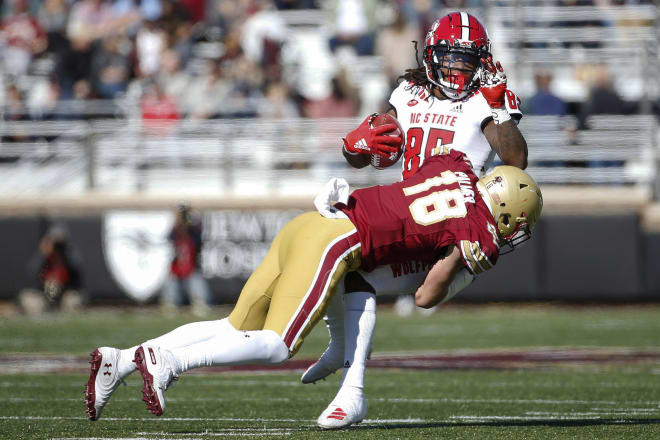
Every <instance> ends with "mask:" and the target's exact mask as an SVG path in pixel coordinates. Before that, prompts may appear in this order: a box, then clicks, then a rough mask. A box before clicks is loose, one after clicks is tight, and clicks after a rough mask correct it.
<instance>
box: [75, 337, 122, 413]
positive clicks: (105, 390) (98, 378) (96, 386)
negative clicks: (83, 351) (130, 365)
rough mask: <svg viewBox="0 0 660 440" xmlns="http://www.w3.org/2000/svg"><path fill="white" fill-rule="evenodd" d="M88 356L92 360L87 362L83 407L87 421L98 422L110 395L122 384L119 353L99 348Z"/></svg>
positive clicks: (115, 350) (118, 351) (107, 348)
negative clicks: (87, 371) (119, 370)
mask: <svg viewBox="0 0 660 440" xmlns="http://www.w3.org/2000/svg"><path fill="white" fill-rule="evenodd" d="M90 355H91V356H92V359H91V360H90V361H89V363H90V364H91V369H90V373H89V379H88V380H87V385H85V406H86V411H87V416H88V417H89V420H98V419H99V418H100V417H101V412H102V411H103V408H104V407H105V404H106V403H108V400H110V396H112V393H114V392H115V390H116V389H117V387H118V386H119V384H120V383H123V382H124V380H123V379H122V378H120V377H119V373H118V367H119V356H120V355H121V351H120V350H118V349H116V348H111V347H100V348H97V349H96V350H94V351H93V352H92V353H90ZM124 384H125V383H124Z"/></svg>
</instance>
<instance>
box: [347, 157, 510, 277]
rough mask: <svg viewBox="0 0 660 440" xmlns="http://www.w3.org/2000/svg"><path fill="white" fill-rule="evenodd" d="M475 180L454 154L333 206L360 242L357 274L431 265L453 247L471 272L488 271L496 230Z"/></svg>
mask: <svg viewBox="0 0 660 440" xmlns="http://www.w3.org/2000/svg"><path fill="white" fill-rule="evenodd" d="M478 180H479V179H478V178H477V176H476V175H475V174H474V172H473V171H472V169H471V168H470V164H469V162H468V161H467V159H466V157H465V155H464V154H463V153H461V152H458V151H454V150H452V151H450V152H449V153H448V154H444V155H439V156H433V157H430V158H428V159H427V160H426V162H425V163H424V166H422V167H421V168H420V170H419V172H418V173H416V174H415V175H413V176H412V177H410V178H409V179H407V180H405V181H403V182H397V183H393V184H391V185H387V186H373V187H370V188H365V189H359V190H356V191H353V193H352V194H351V195H350V197H349V200H348V203H347V204H346V205H344V204H337V207H338V208H339V209H341V210H342V211H343V212H344V213H346V215H348V217H349V218H350V219H351V221H352V222H353V224H354V225H355V227H356V228H357V230H358V234H359V236H360V241H361V243H362V269H364V270H367V271H370V270H373V269H374V268H375V267H377V266H380V265H383V264H391V263H397V262H403V261H408V260H410V259H423V260H427V261H433V262H435V261H436V260H437V259H438V258H440V257H441V256H443V255H445V253H446V251H447V248H446V247H447V246H451V245H457V246H458V248H459V250H460V251H461V255H462V257H463V261H464V263H465V265H466V266H467V268H468V269H469V270H470V272H472V273H475V274H477V273H481V272H483V271H485V270H488V269H490V268H491V267H493V265H494V264H495V262H496V260H497V256H498V252H499V246H498V243H497V232H496V231H497V229H496V225H495V221H494V220H493V216H492V215H491V213H490V211H489V210H488V206H487V205H486V202H484V200H483V199H482V197H481V195H480V194H479V191H478V190H477V182H478Z"/></svg>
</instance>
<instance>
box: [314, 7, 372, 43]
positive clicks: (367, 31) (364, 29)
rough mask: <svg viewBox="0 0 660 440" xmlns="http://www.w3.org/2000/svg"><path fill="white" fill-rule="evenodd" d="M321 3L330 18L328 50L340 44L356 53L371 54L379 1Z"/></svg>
mask: <svg viewBox="0 0 660 440" xmlns="http://www.w3.org/2000/svg"><path fill="white" fill-rule="evenodd" d="M322 4H323V8H324V9H326V12H327V13H328V16H329V17H330V20H331V22H330V26H331V29H332V30H331V37H330V40H329V41H328V43H329V45H330V50H331V51H333V52H335V51H336V50H337V49H338V48H339V47H340V46H349V47H352V48H353V49H354V50H355V52H356V53H357V54H358V55H372V54H373V52H374V31H375V26H376V11H377V10H378V8H379V6H380V5H379V3H378V2H377V1H376V0H325V1H324V2H322Z"/></svg>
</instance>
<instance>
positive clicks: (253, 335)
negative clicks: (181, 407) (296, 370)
mask: <svg viewBox="0 0 660 440" xmlns="http://www.w3.org/2000/svg"><path fill="white" fill-rule="evenodd" d="M232 330H233V331H227V330H225V331H223V332H222V333H220V334H217V335H216V336H215V337H213V338H211V339H208V340H206V341H203V342H199V343H197V344H193V345H189V346H186V347H180V348H176V349H174V350H171V349H170V352H171V353H172V355H173V356H174V358H175V359H176V361H177V364H178V365H173V369H174V373H175V374H177V375H179V374H181V373H183V372H185V371H188V370H190V369H192V368H200V367H217V366H225V365H241V364H281V363H282V362H284V361H286V360H287V359H288V358H289V348H288V347H287V346H286V344H285V343H284V341H283V340H282V338H281V337H280V335H278V334H277V333H275V332H274V331H272V330H254V331H236V330H234V329H233V327H232Z"/></svg>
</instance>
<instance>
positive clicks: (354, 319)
mask: <svg viewBox="0 0 660 440" xmlns="http://www.w3.org/2000/svg"><path fill="white" fill-rule="evenodd" d="M344 302H345V317H344V332H345V338H344V341H345V342H344V343H345V348H344V372H343V374H342V378H341V383H340V388H339V393H338V395H339V394H340V393H342V392H349V391H352V392H360V393H361V392H362V389H363V388H364V373H365V369H366V367H367V356H369V351H370V348H371V338H372V336H373V334H374V330H375V329H376V295H374V294H373V293H370V292H353V293H349V294H347V295H346V298H345V299H344Z"/></svg>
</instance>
